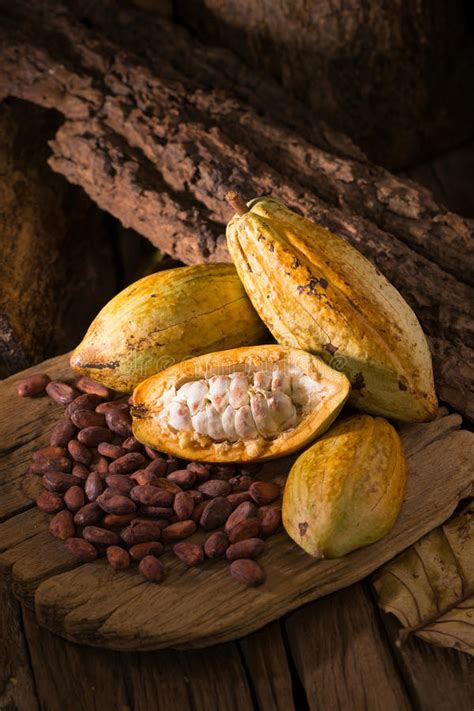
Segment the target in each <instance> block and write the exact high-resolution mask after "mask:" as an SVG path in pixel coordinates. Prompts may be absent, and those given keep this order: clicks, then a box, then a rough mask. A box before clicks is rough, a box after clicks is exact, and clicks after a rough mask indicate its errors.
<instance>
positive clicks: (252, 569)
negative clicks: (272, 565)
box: [230, 558, 265, 588]
mask: <svg viewBox="0 0 474 711" xmlns="http://www.w3.org/2000/svg"><path fill="white" fill-rule="evenodd" d="M230 574H231V575H232V577H233V578H234V579H235V580H237V582H238V583H241V584H242V585H245V586H246V587H252V588H253V587H257V586H258V585H261V584H262V583H263V582H264V580H265V573H264V571H263V569H262V567H261V566H260V565H259V564H258V563H257V561H256V560H248V559H246V558H239V560H234V562H233V563H231V564H230Z"/></svg>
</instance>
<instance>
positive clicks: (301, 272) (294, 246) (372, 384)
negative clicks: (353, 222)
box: [227, 194, 437, 421]
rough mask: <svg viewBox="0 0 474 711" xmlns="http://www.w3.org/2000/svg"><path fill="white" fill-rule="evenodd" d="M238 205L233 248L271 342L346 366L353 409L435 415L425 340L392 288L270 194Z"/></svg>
mask: <svg viewBox="0 0 474 711" xmlns="http://www.w3.org/2000/svg"><path fill="white" fill-rule="evenodd" d="M234 195H235V194H234ZM242 204H243V206H244V207H243V209H245V203H243V201H242ZM243 209H241V210H240V212H241V213H242V214H237V215H235V216H234V217H233V218H232V219H231V221H230V222H229V225H228V227H227V244H228V247H229V252H230V254H231V256H232V259H233V261H234V264H235V266H236V267H237V271H238V273H239V276H240V278H241V279H242V282H243V284H244V286H245V289H246V291H247V293H248V295H249V297H250V299H251V300H252V303H253V305H254V306H255V309H256V310H257V312H258V313H259V314H260V316H261V318H262V319H263V320H264V321H265V323H266V325H267V326H268V328H269V329H270V331H271V332H272V334H273V335H274V337H275V338H276V340H277V341H278V342H279V343H281V344H282V345H285V346H288V347H290V348H301V349H303V350H306V351H309V352H311V353H316V354H318V355H320V356H321V357H322V358H324V359H325V360H326V362H328V363H330V364H331V365H332V366H333V367H334V368H337V369H341V370H343V372H344V373H346V375H347V376H348V378H349V380H350V381H351V383H352V392H351V403H352V404H353V405H354V406H355V407H357V408H358V409H361V410H364V411H366V412H371V413H373V414H378V415H383V416H385V417H394V418H396V419H399V420H406V421H425V420H430V419H433V418H434V417H435V415H436V412H437V401H436V395H435V391H434V383H433V373H432V365H431V355H430V352H429V348H428V343H427V340H426V338H425V336H424V334H423V331H422V329H421V326H420V324H419V323H418V320H417V318H416V316H415V314H414V313H413V311H412V310H411V308H410V307H409V306H408V304H407V303H406V302H405V301H404V299H403V298H402V296H401V295H400V294H399V292H398V291H397V290H396V289H395V287H393V286H392V285H391V284H390V283H389V282H388V281H387V279H386V278H385V277H384V276H383V275H382V274H381V273H380V272H379V271H378V270H377V269H376V268H375V267H374V265H373V264H371V263H370V262H369V261H368V260H367V259H366V258H365V257H364V256H363V255H362V254H360V253H359V252H358V251H357V250H356V249H355V248H354V247H352V246H351V245H350V244H349V243H348V242H346V241H345V240H343V239H342V238H341V237H338V236H337V235H334V234H332V233H331V232H329V230H327V229H325V228H323V227H321V226H319V225H316V224H314V223H313V222H311V221H310V220H308V219H305V218H304V217H301V216H300V215H297V214H296V213H295V212H293V211H292V210H290V209H288V208H287V207H285V205H282V204H281V203H279V202H277V201H276V200H272V199H270V198H266V197H264V198H257V199H256V200H253V201H251V202H250V203H249V204H248V211H247V212H243Z"/></svg>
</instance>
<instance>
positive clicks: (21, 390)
mask: <svg viewBox="0 0 474 711" xmlns="http://www.w3.org/2000/svg"><path fill="white" fill-rule="evenodd" d="M50 382H51V378H50V377H49V375H46V373H34V375H29V376H28V377H27V378H23V380H20V382H19V383H18V384H17V386H16V392H17V395H19V396H20V397H34V396H35V395H39V394H40V393H43V392H44V391H45V389H46V386H47V385H48V383H50Z"/></svg>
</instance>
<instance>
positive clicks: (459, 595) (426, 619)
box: [373, 501, 474, 656]
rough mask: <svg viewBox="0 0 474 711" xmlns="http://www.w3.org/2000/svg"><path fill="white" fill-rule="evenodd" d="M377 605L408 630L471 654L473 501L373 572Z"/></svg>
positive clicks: (473, 622)
mask: <svg viewBox="0 0 474 711" xmlns="http://www.w3.org/2000/svg"><path fill="white" fill-rule="evenodd" d="M373 583H374V587H375V590H376V591H377V594H378V598H379V605H380V607H381V608H382V609H383V610H385V612H391V613H392V614H394V615H395V616H396V617H397V618H398V619H399V620H400V622H401V623H402V625H403V629H402V630H401V631H400V635H399V639H400V642H403V641H404V640H405V639H406V638H407V637H408V636H409V635H410V634H415V635H416V636H417V637H420V638H421V639H424V640H425V641H427V642H431V643H432V644H437V645H439V646H442V647H454V648H455V649H458V650H460V651H462V652H465V653H466V654H471V655H473V656H474V501H471V502H470V503H469V504H468V505H467V506H466V507H465V508H464V509H463V510H462V512H461V513H460V514H458V515H457V516H455V517H453V518H452V519H450V520H449V521H448V522H447V523H445V524H444V525H443V526H440V527H439V528H436V529H434V530H433V531H431V532H430V533H428V534H427V535H426V536H423V538H421V539H420V540H419V541H417V543H415V544H414V545H413V546H411V547H410V548H408V549H407V550H406V551H404V552H403V553H401V554H400V555H399V556H397V557H396V558H394V559H393V560H392V561H390V563H387V564H386V565H384V566H383V567H382V568H380V570H378V571H377V573H376V574H375V575H374V578H373Z"/></svg>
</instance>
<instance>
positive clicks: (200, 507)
mask: <svg viewBox="0 0 474 711" xmlns="http://www.w3.org/2000/svg"><path fill="white" fill-rule="evenodd" d="M210 503H211V501H210V500H209V499H205V500H204V501H201V502H200V503H199V504H195V506H194V511H193V513H192V514H191V518H192V520H193V521H196V523H199V521H200V520H201V516H202V515H203V513H204V511H205V510H206V507H207V506H208V505H209V504H210Z"/></svg>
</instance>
